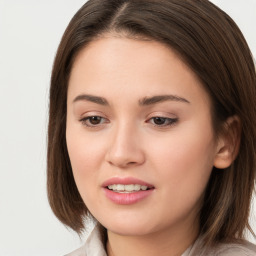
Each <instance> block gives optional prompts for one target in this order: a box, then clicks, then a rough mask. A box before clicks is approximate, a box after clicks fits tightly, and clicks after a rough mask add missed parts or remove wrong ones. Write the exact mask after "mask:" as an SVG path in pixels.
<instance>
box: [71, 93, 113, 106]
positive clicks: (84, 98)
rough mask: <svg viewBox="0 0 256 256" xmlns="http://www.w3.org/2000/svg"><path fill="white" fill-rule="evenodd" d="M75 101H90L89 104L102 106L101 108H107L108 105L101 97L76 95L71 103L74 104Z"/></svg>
mask: <svg viewBox="0 0 256 256" xmlns="http://www.w3.org/2000/svg"><path fill="white" fill-rule="evenodd" d="M77 101H90V102H93V103H96V104H99V105H103V106H108V105H109V103H108V101H107V100H106V99H104V98H102V97H98V96H94V95H89V94H81V95H78V96H77V97H75V99H74V100H73V103H75V102H77Z"/></svg>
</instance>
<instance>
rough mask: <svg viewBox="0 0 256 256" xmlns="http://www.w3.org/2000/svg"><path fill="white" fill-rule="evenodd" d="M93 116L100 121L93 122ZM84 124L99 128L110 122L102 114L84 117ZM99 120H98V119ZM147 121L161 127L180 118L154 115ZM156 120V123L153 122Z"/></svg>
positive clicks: (171, 124)
mask: <svg viewBox="0 0 256 256" xmlns="http://www.w3.org/2000/svg"><path fill="white" fill-rule="evenodd" d="M93 118H97V119H98V121H99V123H96V124H93V123H92V121H93ZM79 121H80V122H81V123H82V124H83V125H85V126H86V127H89V128H98V127H99V126H101V125H103V124H104V123H109V121H108V120H107V119H106V118H104V117H102V116H97V115H95V116H87V117H85V118H82V119H80V120H79ZM96 121H97V120H96ZM156 121H160V122H161V121H162V122H163V123H161V124H159V123H158V124H156V123H155V122H156ZM146 122H149V123H151V124H152V125H154V126H155V127H159V128H161V127H162V128H164V127H170V126H173V125H175V124H176V123H177V122H178V118H169V117H161V116H154V117H151V118H150V119H148V120H147V121H146ZM153 122H154V123H153Z"/></svg>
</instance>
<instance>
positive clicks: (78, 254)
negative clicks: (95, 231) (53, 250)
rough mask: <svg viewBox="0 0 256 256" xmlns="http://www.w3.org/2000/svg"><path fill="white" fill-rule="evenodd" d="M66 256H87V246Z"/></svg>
mask: <svg viewBox="0 0 256 256" xmlns="http://www.w3.org/2000/svg"><path fill="white" fill-rule="evenodd" d="M65 256H86V254H85V245H84V246H82V247H80V248H79V249H77V250H75V251H73V252H71V253H69V254H66V255H65Z"/></svg>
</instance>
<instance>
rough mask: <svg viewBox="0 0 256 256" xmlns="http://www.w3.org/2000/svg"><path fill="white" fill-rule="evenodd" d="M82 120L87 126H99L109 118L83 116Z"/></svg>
mask: <svg viewBox="0 0 256 256" xmlns="http://www.w3.org/2000/svg"><path fill="white" fill-rule="evenodd" d="M80 122H81V123H82V124H83V125H85V126H87V127H97V126H100V125H102V124H104V123H107V119H106V118H104V117H101V116H87V117H85V118H82V119H81V120H80Z"/></svg>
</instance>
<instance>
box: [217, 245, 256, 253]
mask: <svg viewBox="0 0 256 256" xmlns="http://www.w3.org/2000/svg"><path fill="white" fill-rule="evenodd" d="M214 255H216V256H256V245H254V244H252V243H249V242H241V243H234V244H221V245H219V246H218V247H217V248H216V252H215V254H214Z"/></svg>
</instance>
